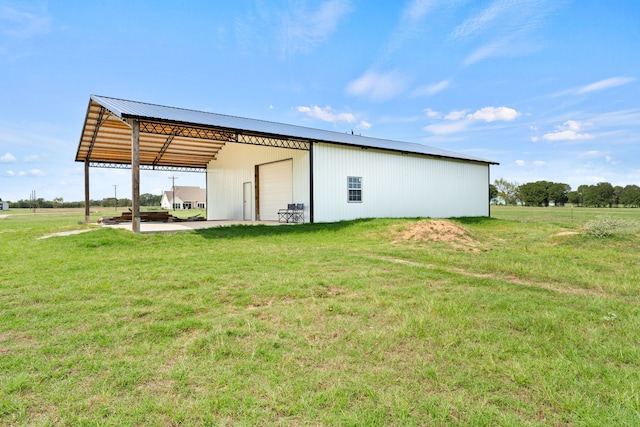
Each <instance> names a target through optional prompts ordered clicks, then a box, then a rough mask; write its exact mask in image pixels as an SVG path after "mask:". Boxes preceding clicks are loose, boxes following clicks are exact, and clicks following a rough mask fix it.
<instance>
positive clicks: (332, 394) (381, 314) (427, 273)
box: [0, 207, 640, 426]
mask: <svg viewBox="0 0 640 427" xmlns="http://www.w3.org/2000/svg"><path fill="white" fill-rule="evenodd" d="M15 213H18V212H12V211H8V212H3V214H10V216H8V217H6V218H3V219H0V260H2V262H1V263H0V319H1V321H0V425H113V426H122V425H178V424H183V425H265V424H270V425H307V424H311V425H461V426H462V425H487V426H495V425H572V426H583V425H584V426H600V425H616V426H618V425H628V426H634V425H639V424H640V304H639V303H640V298H639V297H640V255H639V253H640V239H639V237H640V234H639V233H638V232H637V231H635V232H631V233H624V234H620V235H616V236H614V237H610V238H606V239H597V238H593V237H589V236H585V235H583V234H580V230H581V229H582V228H583V227H584V225H585V224H586V222H587V221H589V220H591V219H594V218H596V217H598V216H600V215H609V216H615V217H620V218H624V219H628V220H636V221H640V210H638V209H583V208H574V209H571V208H525V207H492V218H462V219H453V220H446V221H441V220H428V219H375V220H357V221H347V222H339V223H334V224H301V225H295V226H281V227H271V226H233V227H224V228H214V229H204V230H197V231H192V232H180V233H167V234H145V235H140V234H138V235H136V234H133V233H131V232H130V231H126V230H115V229H109V228H99V227H96V226H93V225H91V226H87V225H83V224H78V222H81V221H82V220H83V219H84V213H83V211H82V210H79V211H76V212H62V213H54V212H43V211H40V213H37V214H31V213H28V212H22V213H20V214H15ZM191 214H193V211H191V213H190V215H191ZM103 215H109V213H105V212H97V213H95V214H92V219H93V220H95V219H98V218H99V217H100V216H103ZM190 215H187V216H190ZM79 229H91V230H92V231H90V232H86V233H83V234H77V235H70V236H64V237H49V238H45V239H42V237H43V236H47V235H50V234H52V233H56V232H61V231H71V230H79Z"/></svg>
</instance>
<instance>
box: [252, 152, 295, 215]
mask: <svg viewBox="0 0 640 427" xmlns="http://www.w3.org/2000/svg"><path fill="white" fill-rule="evenodd" d="M258 169H259V177H258V183H259V184H258V185H259V187H260V188H259V191H260V193H259V194H260V197H259V201H260V220H262V221H277V220H278V210H279V209H285V208H286V207H287V204H288V203H293V200H292V199H293V161H292V160H291V159H289V160H282V161H279V162H274V163H267V164H265V165H260V166H259V168H258Z"/></svg>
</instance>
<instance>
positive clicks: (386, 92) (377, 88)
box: [346, 71, 407, 101]
mask: <svg viewBox="0 0 640 427" xmlns="http://www.w3.org/2000/svg"><path fill="white" fill-rule="evenodd" d="M406 86H407V79H406V77H404V76H403V75H402V74H400V73H399V72H398V71H390V72H387V73H378V72H376V71H367V72H366V73H364V74H363V75H362V76H361V77H358V78H357V79H356V80H354V81H352V82H351V83H349V84H348V85H347V89H346V90H347V93H348V94H349V95H354V96H362V97H365V98H369V99H371V100H373V101H384V100H386V99H390V98H393V97H395V96H397V95H399V94H400V93H402V92H403V91H404V90H405V88H406Z"/></svg>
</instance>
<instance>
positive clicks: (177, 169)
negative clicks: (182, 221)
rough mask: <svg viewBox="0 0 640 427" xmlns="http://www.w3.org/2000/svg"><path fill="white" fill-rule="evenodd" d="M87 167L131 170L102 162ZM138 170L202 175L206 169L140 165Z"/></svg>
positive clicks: (91, 163) (123, 166)
mask: <svg viewBox="0 0 640 427" xmlns="http://www.w3.org/2000/svg"><path fill="white" fill-rule="evenodd" d="M89 167H92V168H106V169H131V164H129V163H106V162H105V163H103V162H89ZM140 170H154V171H168V172H199V173H204V172H206V171H207V168H206V167H202V168H198V167H192V166H158V165H156V166H154V165H142V164H141V165H140Z"/></svg>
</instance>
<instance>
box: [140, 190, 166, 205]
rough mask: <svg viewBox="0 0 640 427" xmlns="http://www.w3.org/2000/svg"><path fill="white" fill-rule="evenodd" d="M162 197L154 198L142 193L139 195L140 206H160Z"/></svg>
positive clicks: (151, 195)
mask: <svg viewBox="0 0 640 427" xmlns="http://www.w3.org/2000/svg"><path fill="white" fill-rule="evenodd" d="M161 200H162V196H154V195H153V194H150V193H144V194H141V195H140V205H141V206H160V202H161Z"/></svg>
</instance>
